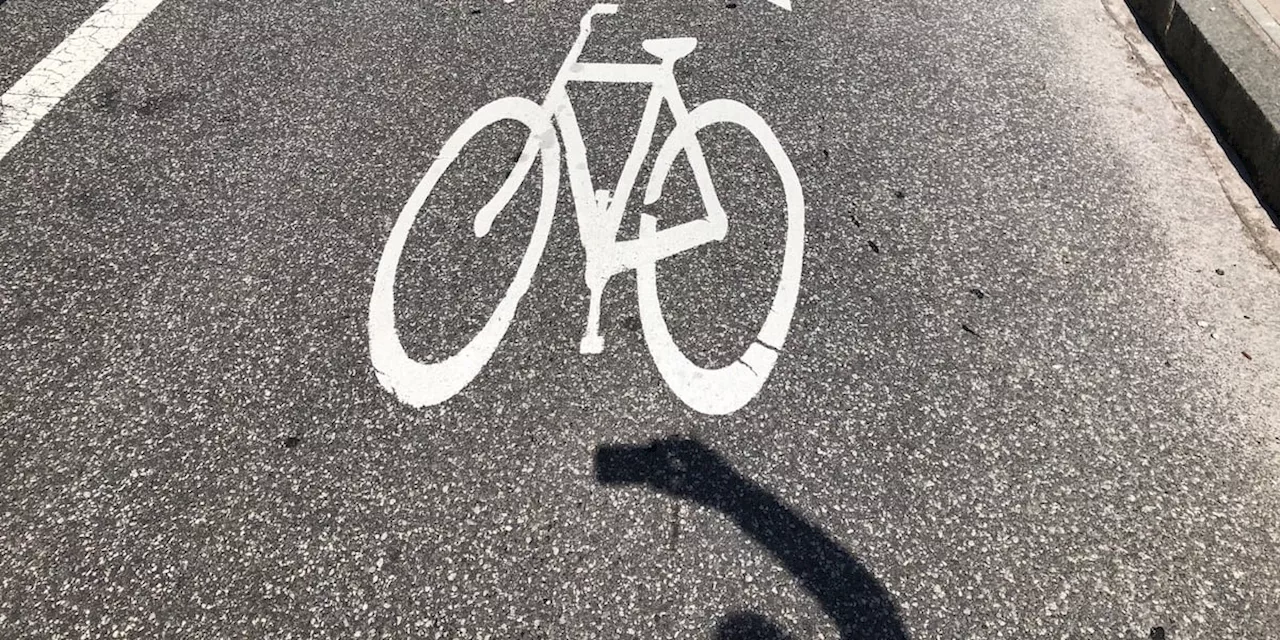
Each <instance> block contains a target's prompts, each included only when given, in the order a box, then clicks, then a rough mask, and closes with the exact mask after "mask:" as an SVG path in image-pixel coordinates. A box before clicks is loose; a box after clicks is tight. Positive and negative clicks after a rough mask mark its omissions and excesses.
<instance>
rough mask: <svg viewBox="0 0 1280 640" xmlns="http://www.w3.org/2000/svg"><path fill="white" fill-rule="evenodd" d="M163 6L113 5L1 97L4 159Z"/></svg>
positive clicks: (137, 1)
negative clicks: (156, 9) (148, 17)
mask: <svg viewBox="0 0 1280 640" xmlns="http://www.w3.org/2000/svg"><path fill="white" fill-rule="evenodd" d="M161 2H163V0H110V2H107V3H106V4H104V5H102V7H101V8H99V9H98V10H97V12H95V13H94V14H93V15H92V16H90V17H89V19H88V20H85V21H84V24H82V25H80V27H79V28H78V29H76V30H75V32H73V33H72V34H71V35H69V36H67V38H66V39H65V40H63V41H62V42H61V43H60V44H59V45H58V46H57V47H55V48H54V50H53V51H52V52H50V53H49V55H47V56H45V58H44V59H43V60H41V61H40V62H39V63H37V64H36V66H35V67H32V69H31V71H28V72H27V75H25V76H22V78H21V79H19V80H18V81H17V82H16V83H14V85H13V86H12V87H10V88H9V90H8V91H6V92H5V93H4V95H3V96H0V159H2V158H4V157H5V155H7V154H8V153H9V151H10V150H11V149H13V147H14V146H16V145H17V144H18V142H20V141H21V140H22V138H23V137H25V136H26V135H27V133H29V132H30V131H31V130H32V129H34V128H35V126H36V123H38V122H40V119H41V118H43V117H45V116H46V115H48V113H49V112H50V111H52V110H53V108H54V107H55V106H57V104H58V103H59V102H61V101H62V98H63V97H65V96H66V95H67V94H68V93H70V92H71V90H72V89H73V88H75V86H76V85H77V84H79V83H80V81H81V80H83V79H84V77H85V76H87V75H89V72H90V71H93V68H94V67H96V66H98V63H100V62H102V60H103V58H106V57H107V54H108V53H111V50H112V49H115V48H116V46H118V45H119V44H120V43H121V42H122V41H123V40H124V39H125V37H126V36H128V35H129V33H130V32H131V31H133V29H134V27H137V26H138V24H139V23H141V22H142V21H143V20H144V19H145V18H146V17H147V16H148V15H149V14H150V13H151V12H152V11H153V10H154V9H155V8H156V7H157V6H159V5H160V3H161Z"/></svg>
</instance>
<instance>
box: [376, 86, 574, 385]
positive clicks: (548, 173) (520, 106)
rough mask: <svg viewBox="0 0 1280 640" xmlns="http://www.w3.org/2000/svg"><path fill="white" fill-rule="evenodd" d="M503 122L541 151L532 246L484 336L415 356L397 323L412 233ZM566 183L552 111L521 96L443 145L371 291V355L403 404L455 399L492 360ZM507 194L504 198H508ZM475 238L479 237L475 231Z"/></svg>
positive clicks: (492, 107) (502, 102)
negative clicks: (525, 130) (466, 150)
mask: <svg viewBox="0 0 1280 640" xmlns="http://www.w3.org/2000/svg"><path fill="white" fill-rule="evenodd" d="M503 120H516V121H519V122H521V123H522V124H524V125H525V126H527V127H529V132H530V134H529V135H530V137H529V142H527V143H526V147H528V146H535V144H534V143H536V147H538V148H540V158H541V164H542V198H541V201H540V204H539V207H538V218H537V220H536V222H535V223H534V227H533V235H532V237H531V238H530V241H529V247H528V248H527V249H525V253H524V257H523V258H521V260H520V266H519V267H518V268H517V269H516V275H515V278H514V279H513V280H512V281H511V284H510V285H509V286H508V287H507V291H506V293H505V294H504V295H503V298H502V300H501V301H500V302H499V303H498V306H497V308H496V309H495V310H494V312H493V314H492V315H490V316H489V319H488V321H487V322H485V325H484V327H483V328H481V329H480V331H479V333H477V334H476V335H475V337H473V338H472V339H471V341H470V342H468V343H467V345H466V346H464V347H463V348H462V349H461V350H460V351H458V352H457V353H455V354H453V355H452V356H450V357H448V358H446V359H444V360H441V361H439V362H432V363H425V362H419V361H417V360H414V359H413V358H411V357H409V354H408V353H406V352H405V350H404V346H403V345H402V344H401V343H400V336H399V334H398V333H397V331H396V326H395V280H396V271H397V270H398V269H399V267H400V258H401V254H402V253H403V251H404V245H405V241H406V240H407V239H408V237H409V231H410V230H411V229H412V228H413V224H414V222H415V221H416V220H417V218H418V214H419V213H420V211H421V209H422V206H423V204H424V203H425V202H426V200H427V197H428V196H429V195H430V194H431V191H432V190H433V189H434V188H435V186H436V182H438V181H439V180H440V177H441V176H442V175H444V172H445V171H446V170H447V169H448V168H449V166H450V165H452V164H453V161H454V160H455V159H457V157H458V153H459V152H460V151H461V150H462V148H463V147H464V146H466V144H467V143H468V142H470V141H471V138H472V137H473V136H475V135H476V134H477V133H479V132H480V131H482V130H484V129H485V128H486V127H488V126H490V125H492V124H494V123H497V122H501V121H503ZM559 188H560V144H559V141H558V140H557V138H556V133H555V129H554V128H553V127H552V124H551V116H550V115H549V114H548V113H547V112H546V110H545V109H543V108H542V107H541V106H539V105H538V104H536V103H534V102H533V101H531V100H528V99H525V98H518V97H509V98H500V99H498V100H495V101H493V102H490V103H489V104H487V105H485V106H483V107H481V108H480V109H478V110H476V112H475V113H473V114H471V116H470V117H468V118H467V119H466V120H465V121H463V123H462V125H461V126H459V127H458V129H457V130H456V131H454V133H453V135H451V136H449V139H448V140H447V141H446V142H445V143H444V147H443V148H442V149H441V150H440V154H439V155H438V156H437V157H436V160H435V162H433V163H432V164H431V167H430V168H429V169H428V170H427V173H426V175H424V176H423V178H422V180H421V181H419V182H418V186H417V187H416V188H415V189H414V190H413V194H412V195H410V196H409V200H408V202H406V203H405V206H404V208H403V209H402V210H401V211H400V215H399V217H398V218H396V223H395V225H394V226H393V227H392V229H391V235H390V237H389V238H388V239H387V244H386V245H385V247H384V248H383V250H382V256H381V258H380V259H379V260H378V270H377V274H376V275H375V276H374V283H373V294H372V295H371V296H370V299H369V358H370V360H371V361H372V364H373V368H374V372H375V373H376V374H377V377H378V382H379V383H380V384H381V385H382V386H383V388H385V389H386V390H387V391H390V392H392V393H394V394H395V396H396V397H397V398H399V399H400V401H401V402H404V403H405V404H408V405H411V406H414V407H424V406H428V405H435V404H440V403H442V402H444V401H445V400H448V399H449V398H452V397H453V396H454V395H455V394H457V393H458V392H459V391H461V390H462V389H463V388H465V387H466V386H467V384H469V383H470V382H471V381H472V380H473V379H474V378H475V377H476V375H478V374H479V373H480V370H481V369H483V368H484V365H485V364H486V363H488V362H489V359H490V358H492V357H493V354H494V352H495V351H497V349H498V345H499V344H500V343H501V342H502V338H503V336H505V335H506V333H507V329H508V328H509V327H510V326H511V321H512V320H513V319H514V318H515V312H516V308H517V307H518V306H519V304H520V299H521V298H522V297H524V294H525V293H526V292H527V291H528V290H529V284H530V283H531V282H532V281H533V276H534V273H535V271H537V268H538V263H539V262H540V261H541V260H542V253H543V250H544V249H545V248H546V244H547V237H548V236H549V235H550V234H551V221H552V217H553V215H554V213H555V206H556V198H557V195H558V192H559ZM514 193H515V189H509V190H508V189H503V190H501V191H500V192H499V194H498V195H497V196H494V200H492V201H490V202H489V204H488V205H486V207H485V208H489V207H496V208H497V209H501V208H503V207H505V206H506V205H507V203H508V202H509V201H510V200H511V198H512V196H514ZM504 198H505V199H504ZM477 235H481V234H480V233H479V232H478V231H477Z"/></svg>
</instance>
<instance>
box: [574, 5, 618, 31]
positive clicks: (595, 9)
mask: <svg viewBox="0 0 1280 640" xmlns="http://www.w3.org/2000/svg"><path fill="white" fill-rule="evenodd" d="M617 12H618V5H616V4H612V3H608V2H602V3H599V4H596V5H594V6H592V7H591V9H589V10H588V11H587V15H585V16H582V30H583V31H590V30H591V18H593V17H595V16H598V15H612V14H615V13H617Z"/></svg>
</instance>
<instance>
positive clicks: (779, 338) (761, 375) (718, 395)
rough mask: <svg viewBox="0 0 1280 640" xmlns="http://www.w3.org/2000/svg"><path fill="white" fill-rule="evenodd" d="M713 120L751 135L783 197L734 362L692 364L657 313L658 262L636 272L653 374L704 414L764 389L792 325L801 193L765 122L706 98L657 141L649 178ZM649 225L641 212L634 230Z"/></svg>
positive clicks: (730, 407) (661, 174) (660, 179)
mask: <svg viewBox="0 0 1280 640" xmlns="http://www.w3.org/2000/svg"><path fill="white" fill-rule="evenodd" d="M719 123H728V124H736V125H738V126H741V127H742V128H744V129H746V130H747V131H748V132H749V133H750V134H751V135H752V136H754V137H755V138H756V141H757V142H758V143H759V144H760V146H761V147H762V148H764V151H765V153H766V154H767V155H768V157H769V160H770V161H771V162H772V163H773V165H774V168H775V169H776V170H777V171H778V177H779V178H780V179H781V180H782V187H783V192H784V193H785V197H786V207H787V215H786V223H787V231H786V241H785V244H784V249H783V258H782V269H781V272H780V274H779V281H778V289H777V291H776V292H775V293H774V297H773V302H772V304H771V306H770V307H769V314H768V315H767V316H766V317H765V320H764V323H763V324H762V325H761V328H760V333H759V334H758V335H757V337H756V338H755V340H754V341H753V342H752V343H751V344H750V345H748V346H747V349H746V351H745V352H743V354H742V355H741V356H739V357H738V359H737V360H735V361H733V362H732V363H730V364H728V365H726V366H724V367H720V368H716V369H708V368H703V367H700V366H698V365H697V364H694V362H693V361H692V360H690V359H689V358H688V357H686V356H685V355H684V353H683V352H681V351H680V347H679V346H677V345H676V343H675V340H674V339H673V338H672V337H671V332H670V331H669V330H668V328H667V322H666V319H665V318H663V315H662V304H661V302H659V300H658V283H657V265H656V264H655V263H650V264H646V265H643V266H641V267H640V268H638V269H637V270H636V292H637V303H638V306H639V310H640V321H641V322H640V324H641V327H642V329H643V331H644V339H645V343H646V344H647V345H648V347H649V354H650V355H651V356H652V357H653V363H654V365H655V366H656V367H657V369H658V373H659V374H660V375H661V376H662V379H663V381H665V382H666V383H667V387H669V388H670V389H671V391H672V393H674V394H675V395H676V397H678V398H680V400H682V401H683V402H684V403H685V404H687V405H689V407H690V408H692V409H693V410H695V411H698V412H700V413H705V414H709V415H725V414H729V413H733V412H734V411H737V410H738V409H741V408H742V407H744V406H746V404H747V403H748V402H750V401H751V399H752V398H754V397H755V396H756V394H758V393H759V392H760V389H762V388H763V387H764V383H765V380H766V379H767V378H768V377H769V374H770V373H771V372H772V370H773V367H774V365H775V364H776V363H777V360H778V353H779V352H780V351H781V350H782V347H783V345H784V344H785V343H786V340H787V333H788V332H789V331H790V329H791V318H792V316H793V315H794V313H795V307H796V300H797V299H798V298H799V294H800V276H801V270H802V267H803V260H804V193H803V191H802V190H801V187H800V178H799V176H797V175H796V171H795V167H794V166H793V165H792V164H791V159H790V158H788V157H787V154H786V152H785V151H783V149H782V144H781V143H780V142H778V138H777V136H775V135H774V133H773V130H772V129H770V128H769V125H768V123H766V122H765V121H764V119H763V118H761V117H760V115H759V114H757V113H756V112H755V111H754V110H752V109H751V108H750V107H748V106H746V105H744V104H742V103H741V102H737V101H735V100H711V101H709V102H705V103H703V104H701V105H698V106H697V107H696V108H694V109H693V110H692V111H690V112H689V119H688V122H687V123H684V124H681V125H679V126H677V128H676V130H674V131H672V132H671V135H670V137H668V138H667V141H666V142H665V143H663V146H662V149H661V151H659V152H658V156H657V159H656V160H655V161H654V166H653V172H652V174H651V175H650V178H649V180H650V182H651V183H652V182H655V181H656V184H657V185H661V184H663V183H664V182H665V181H666V177H667V173H668V172H669V171H670V169H671V165H672V164H674V162H675V159H676V157H677V156H678V155H679V154H680V153H681V152H683V151H684V149H685V147H687V146H688V145H689V143H690V141H691V140H693V139H694V136H695V135H696V134H697V133H698V131H700V130H701V129H702V128H704V127H706V126H708V125H711V124H719ZM656 231H657V220H656V219H654V218H653V217H652V216H648V215H646V216H643V217H642V219H641V228H640V233H641V236H642V237H644V236H646V235H649V236H651V235H652V234H654V233H656Z"/></svg>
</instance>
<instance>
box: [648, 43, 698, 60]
mask: <svg viewBox="0 0 1280 640" xmlns="http://www.w3.org/2000/svg"><path fill="white" fill-rule="evenodd" d="M640 46H642V47H644V50H645V51H648V52H649V53H651V54H653V55H655V56H657V57H659V58H661V59H663V60H678V59H680V58H683V57H685V56H687V55H689V52H690V51H693V48H694V47H696V46H698V39H697V38H653V39H650V40H645V41H644V42H642V43H640Z"/></svg>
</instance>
